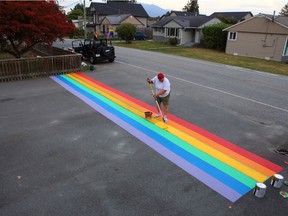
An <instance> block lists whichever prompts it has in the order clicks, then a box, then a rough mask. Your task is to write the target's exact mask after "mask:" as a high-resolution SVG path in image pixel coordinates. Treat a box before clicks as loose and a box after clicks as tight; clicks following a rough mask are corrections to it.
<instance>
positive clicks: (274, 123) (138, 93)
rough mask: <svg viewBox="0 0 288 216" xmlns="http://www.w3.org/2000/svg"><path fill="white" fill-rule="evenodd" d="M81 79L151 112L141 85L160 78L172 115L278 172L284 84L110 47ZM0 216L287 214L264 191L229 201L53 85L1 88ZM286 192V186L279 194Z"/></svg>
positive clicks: (286, 107) (287, 129)
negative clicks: (167, 85) (107, 59)
mask: <svg viewBox="0 0 288 216" xmlns="http://www.w3.org/2000/svg"><path fill="white" fill-rule="evenodd" d="M116 56H117V58H116V61H115V62H114V63H101V64H97V65H95V71H93V72H86V75H88V76H91V77H92V78H94V79H97V80H99V81H101V82H103V83H105V84H107V85H109V86H112V87H113V88H116V89H118V90H120V91H123V92H125V93H127V94H129V95H131V96H133V97H135V98H138V99H140V100H142V101H144V102H146V103H149V104H151V105H154V101H153V99H152V98H151V95H150V90H149V88H148V86H147V83H146V82H145V80H146V78H147V77H152V76H154V75H156V74H157V73H158V72H160V71H161V72H164V73H165V75H166V76H167V77H168V78H169V79H170V81H171V84H172V93H171V105H170V112H171V113H172V114H174V115H176V116H178V117H180V118H183V119H185V120H187V121H189V122H191V123H193V124H196V125H198V126H200V127H202V128H204V129H206V130H208V131H210V132H212V133H214V134H216V135H218V136H220V137H222V138H224V139H226V140H229V141H231V142H233V143H235V144H236V145H238V146H240V147H242V148H245V149H246V150H248V151H250V152H253V153H256V154H257V155H259V156H261V157H264V158H265V159H267V160H270V161H271V162H274V163H276V164H278V165H280V166H282V167H284V170H283V171H282V172H281V174H282V175H283V176H284V177H285V179H286V180H287V179H288V172H287V165H286V164H285V163H284V161H288V158H287V156H284V155H281V154H278V153H275V149H276V148H283V149H288V136H287V134H288V123H287V122H288V97H287V92H288V77H284V76H278V75H271V74H267V73H262V72H259V71H251V70H246V69H243V68H236V67H230V66H226V65H221V64H214V63H210V62H204V61H198V60H193V59H186V58H180V57H175V56H170V55H163V54H159V53H154V52H147V51H139V50H134V49H127V48H121V47H116ZM0 107H1V113H0V127H1V130H0V170H1V173H0V215H5V216H6V215H9V216H10V215H21V216H23V215H27V216H28V215H29V216H30V215H35V216H36V215H37V216H38V215H75V216H76V215H112V216H115V215H125V216H126V215H131V216H132V215H133V216H134V215H165V216H166V215H196V216H197V215H199V216H200V215H201V216H202V215H219V216H223V215H239V216H240V215H259V216H262V215H264V216H265V215H272V214H273V215H280V216H281V215H286V214H287V208H288V203H287V199H283V197H281V196H280V195H279V189H275V188H272V187H269V180H268V181H267V182H266V185H267V186H268V188H267V191H266V195H265V197H264V198H262V199H259V198H256V197H255V196H254V195H253V194H252V191H251V193H248V194H246V195H245V196H243V197H242V198H240V199H239V200H238V201H236V202H235V203H231V202H230V201H229V200H227V199H225V198H224V197H222V196H221V195H219V194H218V193H216V192H215V191H213V190H212V189H210V188H209V187H207V186H206V185H204V184H203V183H201V182H199V181H198V180H197V179H195V178H194V177H193V176H191V175H189V174H187V173H186V172H185V171H183V170H181V169H180V168H178V167H177V166H175V165H174V164H173V163H171V162H169V161H168V160H167V159H165V158H163V157H162V156H161V155H159V154H158V153H156V152H155V151H154V150H152V149H151V148H149V147H148V146H146V145H145V144H144V143H142V142H140V141H139V140H138V139H137V138H135V137H134V136H132V135H130V134H129V133H127V132H126V131H125V130H123V129H121V128H120V127H118V126H117V125H115V124H114V123H113V122H111V121H110V120H108V119H106V118H105V117H103V116H102V115H101V114H99V113H97V112H96V111H94V110H93V109H91V108H90V107H89V106H88V105H86V104H84V103H83V102H82V101H80V100H79V99H78V98H76V97H75V96H73V95H71V94H70V93H69V92H67V91H66V90H65V89H64V88H62V87H61V86H59V85H58V84H57V83H55V82H54V81H53V80H51V79H49V78H43V79H35V80H25V81H17V82H9V83H1V84H0ZM282 189H283V190H286V191H288V187H287V186H282Z"/></svg>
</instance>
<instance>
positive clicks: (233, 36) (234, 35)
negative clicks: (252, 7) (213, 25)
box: [228, 32, 237, 41]
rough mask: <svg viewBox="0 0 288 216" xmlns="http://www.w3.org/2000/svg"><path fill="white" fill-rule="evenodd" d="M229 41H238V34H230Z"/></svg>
mask: <svg viewBox="0 0 288 216" xmlns="http://www.w3.org/2000/svg"><path fill="white" fill-rule="evenodd" d="M228 39H229V40H233V41H236V39H237V32H229V35H228Z"/></svg>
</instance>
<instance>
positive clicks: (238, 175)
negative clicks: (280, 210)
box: [61, 75, 256, 188]
mask: <svg viewBox="0 0 288 216" xmlns="http://www.w3.org/2000/svg"><path fill="white" fill-rule="evenodd" d="M61 76H62V77H63V78H65V79H66V80H68V81H69V82H71V83H73V84H74V85H76V86H78V87H79V88H81V89H83V90H84V91H86V92H88V93H89V94H91V95H93V96H95V97H97V98H99V99H100V100H102V101H103V102H105V103H106V104H108V105H109V106H112V107H113V108H115V109H117V110H118V111H120V112H121V113H123V114H124V115H126V116H129V117H130V118H132V119H134V120H135V121H137V122H139V123H140V124H142V125H144V126H145V127H147V128H149V129H151V130H153V131H154V132H156V133H158V134H160V135H161V136H163V137H165V138H167V139H169V140H170V141H171V142H173V143H174V144H176V145H178V146H179V147H181V148H182V149H184V150H185V151H187V152H189V153H190V154H193V155H195V156H196V157H198V158H200V159H201V160H203V161H205V162H206V163H209V164H210V165H212V166H214V167H215V168H217V169H219V170H221V171H222V172H224V173H225V174H227V175H229V176H231V177H232V178H234V179H236V180H237V181H239V182H241V183H243V184H245V185H246V186H248V187H250V188H253V187H255V184H256V181H255V180H254V179H253V178H251V177H249V176H247V175H246V174H244V173H242V172H240V171H238V170H237V169H235V168H233V167H231V166H229V165H228V164H226V163H223V162H221V161H219V160H218V159H216V158H214V157H212V156H210V155H208V154H207V153H205V152H202V151H200V150H199V149H197V148H195V147H194V146H192V145H190V144H189V143H187V142H185V141H183V140H182V139H180V138H179V137H177V136H175V135H173V134H171V133H169V132H167V131H165V130H163V129H161V128H159V127H158V126H156V125H155V124H153V123H151V122H149V121H147V120H145V119H143V118H141V117H140V116H138V115H136V114H134V113H132V112H130V111H128V110H127V109H125V108H123V107H121V106H120V105H118V104H117V103H115V102H113V101H111V100H109V99H107V98H106V97H104V96H102V95H101V94H99V93H97V92H95V91H93V90H91V89H90V88H88V87H86V86H84V85H82V84H80V83H78V82H77V81H76V80H74V79H72V78H70V77H68V76H66V75H61Z"/></svg>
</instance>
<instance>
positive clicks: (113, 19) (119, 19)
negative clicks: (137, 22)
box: [100, 14, 131, 25]
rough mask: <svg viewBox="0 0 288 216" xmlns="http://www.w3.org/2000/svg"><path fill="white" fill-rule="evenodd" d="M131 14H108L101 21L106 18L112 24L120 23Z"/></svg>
mask: <svg viewBox="0 0 288 216" xmlns="http://www.w3.org/2000/svg"><path fill="white" fill-rule="evenodd" d="M130 15H131V14H120V15H108V16H105V17H104V18H103V19H102V20H101V21H100V23H101V22H102V21H103V20H104V19H105V18H106V19H107V20H108V21H109V23H110V24H111V25H117V24H120V23H121V22H122V21H123V20H125V19H126V18H128V17H129V16H130Z"/></svg>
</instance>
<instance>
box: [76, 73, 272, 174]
mask: <svg viewBox="0 0 288 216" xmlns="http://www.w3.org/2000/svg"><path fill="white" fill-rule="evenodd" d="M73 76H75V77H77V78H78V79H81V80H83V81H85V82H87V83H89V84H90V85H92V86H94V87H96V88H99V89H101V90H102V91H104V92H107V93H109V94H110V95H112V96H113V97H115V98H117V99H120V100H121V101H123V102H125V103H127V104H129V105H130V106H131V107H134V108H136V109H138V110H140V111H142V112H143V116H144V112H145V111H148V110H147V109H146V108H144V107H143V106H140V105H138V104H137V103H135V102H133V101H131V100H129V99H127V98H125V97H123V96H121V95H119V94H117V93H115V92H113V91H111V90H108V89H107V88H104V87H102V86H100V85H98V84H97V83H96V81H91V80H89V79H87V78H85V77H84V76H82V74H75V73H74V74H73ZM155 110H156V108H154V110H152V111H154V112H155ZM169 125H171V126H173V127H175V128H177V129H179V130H180V131H182V132H185V133H187V134H189V135H190V136H192V137H194V138H196V139H198V140H199V141H201V142H203V143H205V144H207V145H209V146H211V147H213V148H215V149H217V150H218V151H221V152H222V153H224V154H226V155H228V156H229V157H231V158H233V159H236V160H238V161H239V162H241V163H243V164H245V165H247V166H249V167H251V168H253V169H255V170H257V171H258V172H261V173H262V174H264V175H266V176H272V175H273V174H274V173H275V172H274V171H272V170H270V169H268V168H266V167H264V166H262V165H260V164H259V163H257V162H255V161H253V160H251V159H249V158H247V157H245V156H243V155H241V154H238V153H237V152H235V151H233V150H231V149H229V148H226V147H225V146H222V145H221V144H219V143H217V142H215V141H213V140H211V139H209V138H207V137H205V136H203V135H201V134H199V133H197V132H195V131H193V130H191V129H189V128H187V127H185V126H182V125H180V124H179V123H177V122H175V121H171V120H170V121H169Z"/></svg>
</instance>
